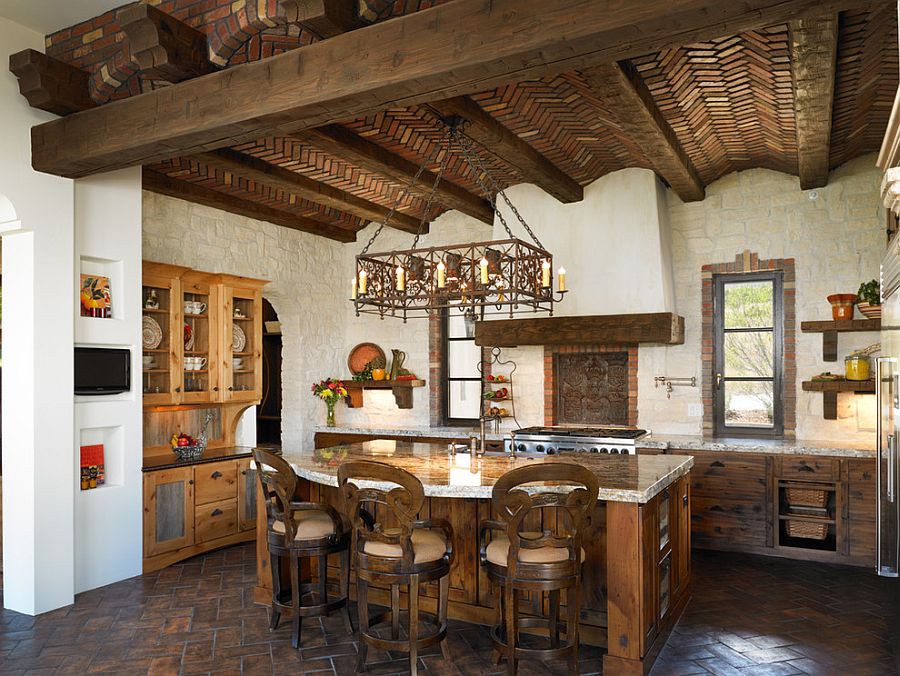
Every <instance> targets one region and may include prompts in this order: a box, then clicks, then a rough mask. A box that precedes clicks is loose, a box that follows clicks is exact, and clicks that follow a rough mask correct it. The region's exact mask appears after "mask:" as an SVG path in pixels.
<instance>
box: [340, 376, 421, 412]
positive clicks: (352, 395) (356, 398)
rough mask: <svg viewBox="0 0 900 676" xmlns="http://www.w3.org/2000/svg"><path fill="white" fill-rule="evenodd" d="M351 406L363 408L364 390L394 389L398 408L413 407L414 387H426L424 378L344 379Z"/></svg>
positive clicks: (347, 399) (348, 403) (348, 402)
mask: <svg viewBox="0 0 900 676" xmlns="http://www.w3.org/2000/svg"><path fill="white" fill-rule="evenodd" d="M344 387H346V388H347V397H346V400H345V401H346V402H347V406H348V407H349V408H362V405H363V390H392V391H393V393H394V400H395V401H396V402H397V408H412V407H413V392H412V389H413V388H414V387H425V381H424V380H355V381H354V380H351V381H346V380H345V381H344Z"/></svg>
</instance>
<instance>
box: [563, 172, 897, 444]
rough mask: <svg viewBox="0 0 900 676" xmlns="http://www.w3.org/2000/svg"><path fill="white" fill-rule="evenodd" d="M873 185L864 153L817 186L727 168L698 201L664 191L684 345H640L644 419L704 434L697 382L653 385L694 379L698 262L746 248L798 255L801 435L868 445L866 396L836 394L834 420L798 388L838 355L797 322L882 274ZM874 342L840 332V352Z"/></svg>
mask: <svg viewBox="0 0 900 676" xmlns="http://www.w3.org/2000/svg"><path fill="white" fill-rule="evenodd" d="M879 182H880V175H879V172H878V171H877V169H876V168H875V156H874V155H868V156H866V157H862V158H859V159H857V160H854V161H852V162H848V163H847V164H845V165H843V166H842V167H839V168H838V169H837V170H835V171H834V172H832V175H831V177H830V180H829V183H828V185H827V186H825V187H824V188H819V189H817V190H815V191H808V190H807V191H803V190H800V187H799V182H798V180H797V178H796V177H794V176H788V175H786V174H781V173H777V172H774V171H769V170H767V169H753V170H750V171H744V172H737V173H733V174H729V175H728V176H726V177H724V178H722V179H721V180H719V181H716V182H715V183H713V184H712V185H710V186H709V187H708V188H707V190H706V195H707V197H706V199H705V200H704V201H702V202H694V203H690V204H685V203H682V202H681V201H680V200H679V199H678V197H677V196H676V195H675V194H674V193H673V192H672V191H669V196H668V199H669V217H670V221H671V228H672V249H673V259H674V268H675V295H676V310H677V312H678V313H679V314H681V315H683V316H684V318H685V343H684V345H681V346H672V347H645V348H642V349H641V351H640V357H639V358H640V366H639V381H640V384H639V387H640V392H641V397H640V402H639V411H640V424H641V425H642V426H647V427H649V428H651V429H652V430H654V431H656V432H664V433H685V434H699V433H700V432H701V426H702V417H701V416H702V400H701V391H700V388H699V387H698V388H695V389H693V388H676V389H675V391H674V392H673V393H672V398H671V399H666V393H665V391H664V390H663V389H662V388H660V389H654V386H653V377H654V376H655V375H668V376H673V377H681V376H697V377H698V379H699V378H700V375H701V361H700V354H701V321H700V319H701V313H700V310H701V267H702V266H703V265H706V264H710V263H722V262H726V261H731V260H734V257H735V255H737V254H738V253H740V252H742V251H744V250H745V249H749V250H750V251H752V252H754V253H756V254H758V255H759V258H768V259H778V258H794V259H795V260H796V314H797V323H798V327H797V328H798V333H797V336H796V337H797V355H796V357H797V359H796V362H797V437H798V438H801V439H840V440H846V441H859V442H868V443H871V442H872V439H873V435H874V426H875V423H874V415H875V402H874V397H873V396H872V395H852V394H843V395H840V396H839V397H838V417H839V419H838V420H835V421H827V420H824V419H823V418H822V395H821V394H817V393H814V392H803V391H801V390H800V381H803V380H808V379H809V378H810V377H811V376H813V375H814V374H817V373H819V372H821V371H826V370H830V371H833V372H840V371H841V370H842V369H843V362H842V361H839V362H836V363H835V362H832V363H826V362H824V361H823V360H822V337H821V335H820V334H810V333H800V332H799V323H800V322H801V321H805V320H815V319H830V318H831V309H830V306H829V304H828V302H827V301H826V300H825V297H826V296H827V295H829V294H831V293H855V292H856V290H857V288H858V287H859V284H860V282H862V281H866V280H869V279H872V278H876V277H878V269H879V263H880V261H881V256H882V252H883V251H884V245H885V240H884V212H883V209H882V208H881V204H880V200H879V198H878V188H879ZM572 283H573V284H575V283H577V282H576V281H575V280H573V281H572ZM857 315H858V316H860V317H861V315H859V314H858V312H857ZM878 340H879V336H878V334H877V333H860V334H842V335H841V336H840V338H839V355H840V357H841V358H842V357H843V355H845V354H846V353H847V352H849V351H851V350H853V349H856V348H859V347H865V346H866V345H870V344H872V343H875V342H878ZM691 405H693V406H691ZM691 409H693V410H691ZM689 413H693V414H694V415H689Z"/></svg>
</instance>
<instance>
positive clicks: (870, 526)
mask: <svg viewBox="0 0 900 676" xmlns="http://www.w3.org/2000/svg"><path fill="white" fill-rule="evenodd" d="M847 464H848V472H847V474H848V483H849V485H848V490H847V507H846V521H845V528H846V529H847V539H848V547H847V549H848V554H849V555H850V556H851V557H853V558H855V559H858V560H860V559H861V560H862V561H867V562H870V563H871V565H875V525H876V524H875V512H876V502H877V499H876V496H877V494H878V491H877V488H876V485H875V461H874V460H849V461H847Z"/></svg>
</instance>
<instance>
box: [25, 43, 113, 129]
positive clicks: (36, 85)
mask: <svg viewBox="0 0 900 676" xmlns="http://www.w3.org/2000/svg"><path fill="white" fill-rule="evenodd" d="M9 71H10V72H11V73H12V74H13V75H15V76H16V77H17V78H18V79H19V93H20V94H22V96H24V97H25V99H26V100H27V101H28V105H30V106H31V107H32V108H40V109H41V110H46V111H47V112H48V113H54V114H55V115H70V114H72V113H76V112H78V111H79V110H86V109H88V108H93V107H94V106H96V105H97V104H96V103H94V100H93V99H92V98H91V96H90V93H89V89H88V78H89V77H90V76H89V75H88V74H87V72H86V71H83V70H81V69H79V68H76V67H75V66H70V65H69V64H68V63H66V62H65V61H60V60H59V59H54V58H53V57H52V56H47V55H46V54H42V53H41V52H38V51H35V50H34V49H26V50H23V51H21V52H16V53H15V54H10V55H9Z"/></svg>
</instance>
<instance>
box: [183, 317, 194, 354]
mask: <svg viewBox="0 0 900 676" xmlns="http://www.w3.org/2000/svg"><path fill="white" fill-rule="evenodd" d="M193 349H194V329H192V328H191V325H190V324H185V325H184V350H185V352H190V351H191V350H193Z"/></svg>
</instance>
